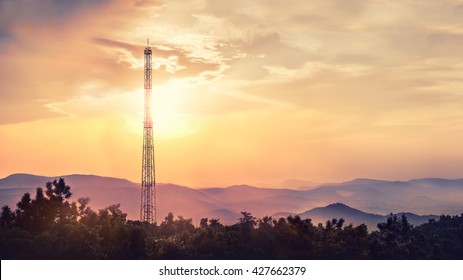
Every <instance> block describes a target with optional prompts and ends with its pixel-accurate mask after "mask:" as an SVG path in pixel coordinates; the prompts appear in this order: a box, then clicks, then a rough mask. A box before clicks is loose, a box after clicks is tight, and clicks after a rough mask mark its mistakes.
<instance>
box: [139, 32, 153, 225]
mask: <svg viewBox="0 0 463 280" xmlns="http://www.w3.org/2000/svg"><path fill="white" fill-rule="evenodd" d="M144 53H145V117H144V123H143V124H144V125H143V159H142V165H143V166H142V175H141V207H140V220H141V221H144V222H149V223H154V222H156V180H155V171H154V143H153V120H152V116H151V48H150V46H149V39H148V41H147V46H146V48H145V51H144Z"/></svg>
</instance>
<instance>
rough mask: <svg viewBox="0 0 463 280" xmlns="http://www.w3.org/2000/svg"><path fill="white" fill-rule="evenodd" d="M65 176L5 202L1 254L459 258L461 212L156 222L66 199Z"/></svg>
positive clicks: (7, 256) (462, 242) (46, 256)
mask: <svg viewBox="0 0 463 280" xmlns="http://www.w3.org/2000/svg"><path fill="white" fill-rule="evenodd" d="M71 197H72V193H71V188H70V187H69V186H68V185H66V184H65V182H64V180H63V179H59V180H54V181H53V182H48V183H47V184H46V188H45V191H44V190H43V189H42V188H37V190H36V193H35V197H34V198H32V197H31V195H30V194H29V193H26V194H24V195H23V197H22V198H21V200H20V201H19V202H18V203H17V208H16V209H15V210H14V211H13V210H11V209H10V207H8V206H3V208H2V214H1V219H0V222H1V224H0V249H1V250H0V258H1V259H462V258H463V215H461V216H454V217H451V216H442V217H441V218H440V219H439V221H434V220H430V221H429V222H428V223H426V224H423V225H421V226H418V227H414V226H413V225H411V224H410V223H409V222H408V220H407V217H406V216H402V217H397V216H394V215H391V216H390V217H389V218H388V219H387V221H386V222H384V223H380V224H378V229H377V230H376V231H373V232H369V231H368V229H367V227H366V226H365V225H360V226H353V225H351V224H350V225H345V221H344V219H342V218H341V219H332V220H329V221H327V222H326V223H325V224H317V225H314V224H313V223H312V220H310V219H302V218H300V217H299V216H289V217H287V218H280V219H278V220H276V219H273V218H272V217H263V218H261V219H258V218H256V217H254V216H252V215H251V213H247V212H242V213H241V214H242V217H241V218H240V219H239V220H238V221H237V223H236V224H234V225H230V226H226V225H223V224H221V223H220V221H219V220H218V219H207V218H203V219H201V221H200V223H199V226H194V225H193V222H192V220H191V219H185V218H183V217H178V218H176V219H175V217H174V215H173V214H172V213H169V214H168V215H167V217H166V218H165V219H164V221H162V222H161V223H160V224H159V225H152V224H148V223H143V222H140V221H130V220H127V215H126V214H125V213H123V212H122V210H121V209H120V205H119V204H116V205H110V206H108V207H106V208H104V209H100V210H98V211H94V210H92V209H91V208H90V207H89V206H88V205H89V201H90V199H89V198H79V199H78V200H77V202H72V201H70V198H71Z"/></svg>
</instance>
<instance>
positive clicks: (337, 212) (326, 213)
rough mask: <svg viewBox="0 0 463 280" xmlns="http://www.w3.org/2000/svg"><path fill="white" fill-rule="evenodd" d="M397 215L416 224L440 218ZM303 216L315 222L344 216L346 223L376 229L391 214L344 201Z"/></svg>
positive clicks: (305, 213)
mask: <svg viewBox="0 0 463 280" xmlns="http://www.w3.org/2000/svg"><path fill="white" fill-rule="evenodd" d="M396 215H397V216H402V215H405V216H406V217H407V218H408V221H409V222H410V223H412V224H414V225H420V224H423V223H426V222H428V221H429V220H430V219H436V220H438V219H439V216H437V215H424V216H420V215H416V214H413V213H396ZM299 216H301V218H310V219H312V221H313V222H314V223H325V222H326V221H327V220H331V219H333V218H336V219H340V218H343V219H344V220H345V221H346V222H345V224H346V225H347V224H351V223H352V224H353V225H360V224H366V225H367V226H368V228H369V229H371V230H373V229H376V225H377V224H378V223H381V222H385V221H386V220H387V217H388V216H389V215H378V214H371V213H366V212H363V211H360V210H358V209H355V208H352V207H349V206H347V205H345V204H342V203H333V204H330V205H328V206H325V207H317V208H314V209H312V210H308V211H305V212H303V213H300V214H299Z"/></svg>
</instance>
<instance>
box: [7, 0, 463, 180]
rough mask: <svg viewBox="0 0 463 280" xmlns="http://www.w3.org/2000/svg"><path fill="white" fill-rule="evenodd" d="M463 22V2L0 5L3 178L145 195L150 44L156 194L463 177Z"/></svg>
mask: <svg viewBox="0 0 463 280" xmlns="http://www.w3.org/2000/svg"><path fill="white" fill-rule="evenodd" d="M326 11H329V12H328V13H327V12H326ZM462 11H463V9H462V8H461V3H459V2H455V1H452V0H446V1H445V4H444V5H443V4H442V2H439V3H437V2H431V1H427V2H425V3H424V2H423V3H417V2H416V1H401V2H400V3H387V2H384V1H369V2H362V1H354V2H346V3H345V2H342V1H334V0H333V1H322V0H319V1H311V3H309V4H307V3H294V2H291V3H290V4H288V3H286V2H284V1H281V2H279V1H275V2H271V3H269V2H266V1H253V2H252V4H251V3H249V1H235V2H212V1H202V0H198V1H192V2H188V3H185V2H184V1H181V0H175V1H141V2H139V1H122V0H102V1H88V0H87V1H79V2H72V3H71V2H67V1H65V2H59V1H34V2H33V3H30V2H29V1H22V0H17V1H0V61H1V62H2V68H1V69H0V143H1V145H0V155H2V156H1V157H0V166H2V168H1V169H0V177H6V176H8V175H9V174H12V173H17V172H22V173H31V174H50V173H53V174H70V173H80V174H101V175H100V176H105V177H118V178H126V179H127V180H130V181H132V182H138V181H140V180H141V157H142V133H143V114H142V112H143V48H144V46H145V44H146V38H150V46H151V48H152V50H153V89H152V93H153V106H154V109H153V113H154V116H153V121H154V128H153V129H154V149H155V165H156V181H163V182H175V184H179V185H185V186H222V187H224V186H230V185H234V184H237V183H238V184H241V182H243V183H245V184H250V185H255V184H279V183H282V182H284V181H286V180H303V181H305V180H307V181H313V182H317V184H323V182H346V181H349V180H353V179H352V178H381V180H388V181H391V180H399V181H406V180H410V178H460V177H463V174H462V172H461V166H463V149H461V147H460V146H461V145H460V144H461V143H462V142H463V110H461V108H463V94H462V93H461V92H462V90H461V89H463V80H462V79H461V73H463V54H462V52H461V50H460V48H459V46H460V45H461V42H463V29H462V27H461V26H460V25H459V24H458V23H459V21H460V19H461V16H462ZM114 15H117V17H115V16H114ZM292 178H295V179H292ZM271 182H273V183H271Z"/></svg>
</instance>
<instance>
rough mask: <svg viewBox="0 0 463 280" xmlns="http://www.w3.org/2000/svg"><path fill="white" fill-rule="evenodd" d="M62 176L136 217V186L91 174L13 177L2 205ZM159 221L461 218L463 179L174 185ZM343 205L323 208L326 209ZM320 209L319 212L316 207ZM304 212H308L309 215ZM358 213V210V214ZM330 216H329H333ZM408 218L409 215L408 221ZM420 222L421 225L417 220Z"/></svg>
mask: <svg viewBox="0 0 463 280" xmlns="http://www.w3.org/2000/svg"><path fill="white" fill-rule="evenodd" d="M59 177H63V178H65V180H66V183H67V184H68V185H70V186H71V190H72V192H73V199H77V198H79V197H86V196H87V197H90V198H91V201H90V206H91V207H92V208H94V209H101V208H104V207H106V206H109V205H111V204H116V203H120V204H121V209H122V210H123V211H124V212H126V213H128V218H129V219H138V218H139V211H140V210H139V203H140V186H139V184H138V183H133V182H130V181H128V180H125V179H118V178H109V177H101V176H95V175H79V174H74V175H65V176H56V177H46V176H35V175H30V174H13V175H10V176H8V177H6V178H3V179H0V204H1V205H4V204H8V205H10V207H12V208H15V205H16V203H17V202H18V200H19V199H20V198H21V196H22V195H23V194H24V193H25V192H30V193H31V194H34V193H35V189H36V188H37V187H39V186H44V185H45V183H46V182H47V181H50V180H53V179H57V178H59ZM157 195H158V197H157V202H158V204H157V210H158V213H157V218H158V221H160V220H162V219H163V218H164V217H165V216H166V215H167V213H168V212H173V213H174V215H176V216H177V215H182V216H183V217H184V218H193V219H194V222H195V223H198V222H199V219H200V218H201V217H209V218H219V219H220V221H221V222H223V223H227V224H231V223H234V222H236V221H237V220H238V218H239V217H240V212H241V211H246V212H250V213H252V215H253V216H256V217H263V216H267V215H272V214H275V215H274V217H275V218H276V217H281V216H287V215H286V214H292V213H300V214H301V215H303V216H304V217H308V216H309V215H312V219H314V221H315V220H317V219H318V218H319V219H320V220H322V221H323V222H324V221H326V220H327V219H330V218H340V217H341V216H340V215H341V214H342V215H344V216H343V218H344V219H346V220H348V219H347V218H346V217H349V219H350V220H351V222H352V223H357V222H360V221H362V220H363V219H366V220H368V221H376V220H375V219H376V217H377V218H378V219H379V217H384V216H385V215H387V214H389V213H399V212H407V213H414V214H408V215H410V219H412V218H411V216H413V215H416V216H417V217H414V218H416V219H422V220H423V219H425V220H426V221H427V218H426V217H424V218H419V217H421V215H427V214H430V213H433V214H438V215H440V214H451V215H457V214H461V213H463V179H454V180H449V179H437V178H428V179H415V180H410V181H405V182H403V181H381V180H372V179H355V180H353V181H348V182H344V183H339V184H324V185H321V186H318V187H315V188H313V189H306V190H301V189H297V190H295V189H273V188H256V187H253V186H248V185H237V186H231V187H228V188H206V189H192V188H188V187H185V186H179V185H174V184H157ZM333 203H342V204H343V205H344V206H345V207H348V206H346V205H349V206H350V207H352V208H350V207H349V208H350V209H347V208H345V207H344V206H342V205H340V204H339V205H338V204H334V206H331V207H329V208H328V209H323V208H326V207H325V206H326V205H330V204H333ZM320 207H321V208H320ZM307 209H312V210H309V211H307ZM357 209H358V210H357ZM333 215H334V217H328V216H333ZM408 215H407V216H408ZM420 221H421V220H420Z"/></svg>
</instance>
